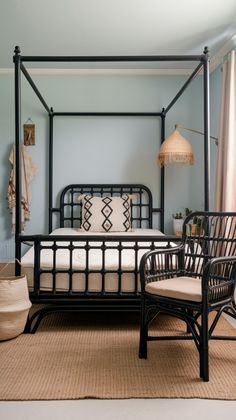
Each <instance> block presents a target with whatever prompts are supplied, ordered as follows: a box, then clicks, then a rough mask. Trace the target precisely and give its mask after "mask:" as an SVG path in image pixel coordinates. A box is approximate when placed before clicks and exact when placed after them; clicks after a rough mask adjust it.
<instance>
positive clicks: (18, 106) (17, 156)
mask: <svg viewBox="0 0 236 420" xmlns="http://www.w3.org/2000/svg"><path fill="white" fill-rule="evenodd" d="M14 53H15V55H14V57H13V62H14V65H15V185H16V206H15V209H16V210H15V258H16V264H15V274H16V275H19V274H20V269H21V268H20V264H19V263H18V261H20V260H21V242H20V234H21V150H20V149H21V68H20V65H21V56H20V48H19V47H18V46H16V47H15V50H14Z"/></svg>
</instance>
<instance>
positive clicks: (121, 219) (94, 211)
mask: <svg viewBox="0 0 236 420" xmlns="http://www.w3.org/2000/svg"><path fill="white" fill-rule="evenodd" d="M79 200H82V222H81V228H82V229H83V230H86V231H91V232H128V231H130V230H131V204H130V196H129V195H128V194H123V195H122V196H121V197H110V196H106V197H95V196H94V197H93V196H91V195H89V194H84V195H82V196H80V197H79Z"/></svg>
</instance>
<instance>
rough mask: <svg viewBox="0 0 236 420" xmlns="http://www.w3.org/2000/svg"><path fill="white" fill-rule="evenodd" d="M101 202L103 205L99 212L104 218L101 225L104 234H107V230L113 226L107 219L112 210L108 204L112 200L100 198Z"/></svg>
mask: <svg viewBox="0 0 236 420" xmlns="http://www.w3.org/2000/svg"><path fill="white" fill-rule="evenodd" d="M102 202H103V203H104V204H105V205H104V207H103V208H102V210H101V212H102V214H103V216H104V217H105V219H104V222H103V223H102V227H103V229H104V230H105V231H106V232H109V230H110V229H111V228H112V226H113V224H112V222H111V220H110V219H109V217H110V216H111V214H112V213H113V208H112V207H111V206H110V204H111V203H112V198H111V197H104V198H102Z"/></svg>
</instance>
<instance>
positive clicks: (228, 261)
mask: <svg viewBox="0 0 236 420" xmlns="http://www.w3.org/2000/svg"><path fill="white" fill-rule="evenodd" d="M235 283H236V256H235V257H234V256H226V257H217V258H212V259H211V260H210V261H208V263H207V264H206V266H205V268H204V271H203V276H202V294H203V301H204V300H205V301H210V302H214V301H215V302H216V301H219V300H222V299H227V298H228V299H229V298H231V297H232V296H233V294H234V289H235Z"/></svg>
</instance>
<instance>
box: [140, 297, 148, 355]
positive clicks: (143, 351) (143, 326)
mask: <svg viewBox="0 0 236 420" xmlns="http://www.w3.org/2000/svg"><path fill="white" fill-rule="evenodd" d="M147 328H148V327H147V322H146V299H145V296H142V297H141V316H140V341H139V358H140V359H147Z"/></svg>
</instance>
